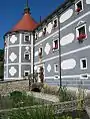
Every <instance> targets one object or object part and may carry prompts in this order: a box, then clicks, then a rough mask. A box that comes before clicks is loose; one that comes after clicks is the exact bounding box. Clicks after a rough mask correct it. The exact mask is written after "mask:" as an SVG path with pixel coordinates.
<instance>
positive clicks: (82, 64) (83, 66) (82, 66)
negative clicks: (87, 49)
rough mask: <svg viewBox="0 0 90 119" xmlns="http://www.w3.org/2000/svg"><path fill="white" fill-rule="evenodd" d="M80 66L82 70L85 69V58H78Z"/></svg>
mask: <svg viewBox="0 0 90 119" xmlns="http://www.w3.org/2000/svg"><path fill="white" fill-rule="evenodd" d="M80 68H81V69H82V70H84V69H87V58H82V59H80Z"/></svg>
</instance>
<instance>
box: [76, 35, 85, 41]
mask: <svg viewBox="0 0 90 119" xmlns="http://www.w3.org/2000/svg"><path fill="white" fill-rule="evenodd" d="M84 38H86V34H80V35H79V37H77V40H82V39H84Z"/></svg>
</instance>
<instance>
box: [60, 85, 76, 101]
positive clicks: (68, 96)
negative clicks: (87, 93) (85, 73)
mask: <svg viewBox="0 0 90 119" xmlns="http://www.w3.org/2000/svg"><path fill="white" fill-rule="evenodd" d="M59 99H60V101H61V102H64V101H71V100H74V99H75V95H73V94H72V93H71V92H68V91H67V88H66V87H61V88H60V89H59Z"/></svg>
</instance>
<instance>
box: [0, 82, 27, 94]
mask: <svg viewBox="0 0 90 119" xmlns="http://www.w3.org/2000/svg"><path fill="white" fill-rule="evenodd" d="M14 90H19V91H29V80H20V81H8V82H6V81H2V82H0V94H1V95H6V94H8V93H9V92H12V91H14Z"/></svg>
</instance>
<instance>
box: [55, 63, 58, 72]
mask: <svg viewBox="0 0 90 119" xmlns="http://www.w3.org/2000/svg"><path fill="white" fill-rule="evenodd" d="M54 71H55V73H57V72H58V64H54Z"/></svg>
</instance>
